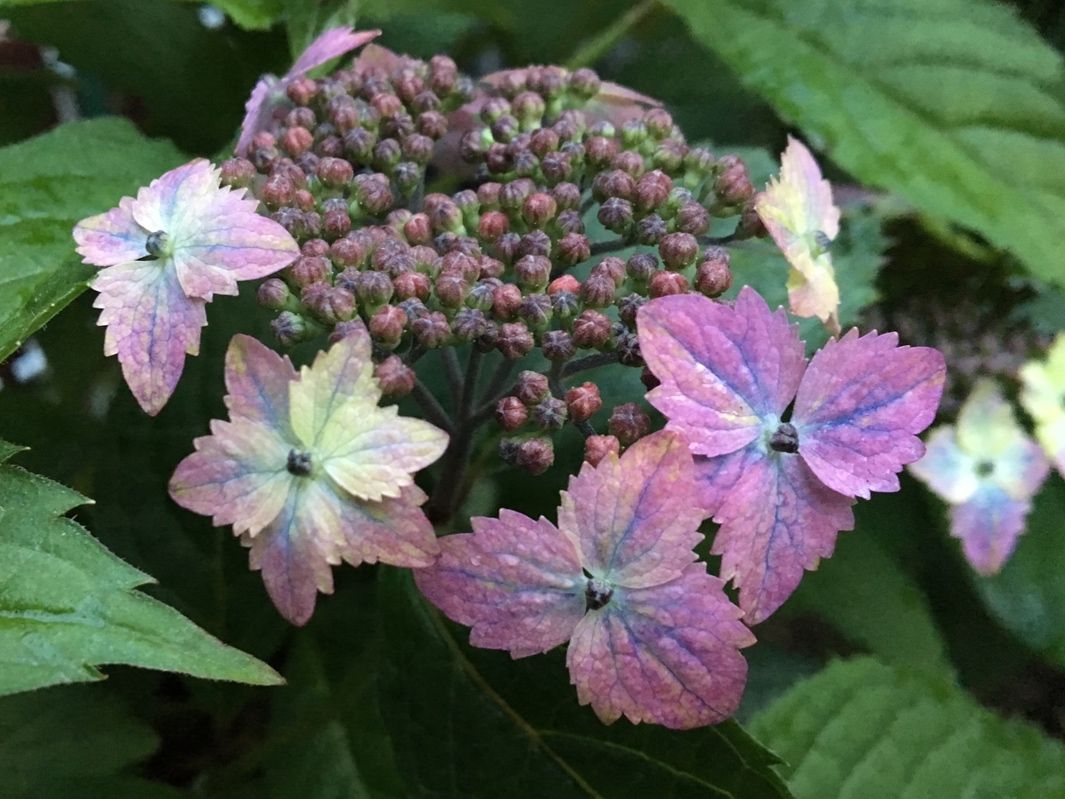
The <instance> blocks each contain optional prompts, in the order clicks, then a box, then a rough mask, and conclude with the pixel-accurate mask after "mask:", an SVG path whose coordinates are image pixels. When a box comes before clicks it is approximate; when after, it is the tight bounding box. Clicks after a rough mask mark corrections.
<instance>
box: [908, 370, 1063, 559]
mask: <svg viewBox="0 0 1065 799" xmlns="http://www.w3.org/2000/svg"><path fill="white" fill-rule="evenodd" d="M909 468H910V471H911V472H912V473H913V474H914V475H915V476H916V477H918V478H919V479H921V480H923V481H924V482H925V483H927V484H928V486H929V487H930V488H931V489H932V490H933V491H935V492H936V493H937V494H938V495H939V496H941V497H942V498H943V499H944V500H946V501H947V502H948V503H950V505H951V512H950V531H951V534H952V535H953V536H954V537H956V538H960V539H961V541H962V547H963V549H964V552H965V557H966V558H967V559H968V561H969V563H971V564H972V566H973V568H974V569H976V570H977V571H978V572H980V573H981V574H995V573H997V572H998V571H999V570H1000V569H1001V568H1002V566H1003V564H1005V562H1006V561H1007V560H1008V559H1009V556H1010V555H1011V554H1012V553H1013V549H1014V547H1015V546H1016V544H1017V538H1018V537H1019V536H1020V535H1021V533H1023V532H1024V521H1025V518H1026V517H1027V515H1028V511H1029V510H1031V507H1032V497H1033V496H1034V495H1035V493H1036V492H1037V491H1038V490H1039V487H1040V486H1041V485H1042V484H1043V481H1044V480H1045V479H1046V476H1047V473H1048V472H1049V471H1050V464H1049V463H1048V462H1047V459H1046V458H1045V457H1044V456H1043V452H1042V450H1041V449H1040V448H1039V446H1038V445H1037V444H1036V443H1035V442H1034V441H1032V440H1031V439H1030V438H1029V437H1028V436H1027V435H1025V432H1024V430H1023V429H1022V428H1021V426H1020V425H1019V424H1018V423H1017V419H1016V418H1015V417H1014V414H1013V408H1012V407H1011V406H1010V404H1009V403H1008V402H1006V400H1004V399H1003V398H1002V394H1001V393H999V390H998V387H997V386H996V385H995V384H994V383H993V382H991V381H981V382H980V383H978V384H977V385H976V387H975V388H974V389H973V392H972V394H970V395H969V397H968V399H966V401H965V404H964V405H963V406H962V408H961V412H960V413H959V414H958V424H957V425H956V426H952V425H944V426H941V427H937V428H936V429H935V430H933V431H932V434H931V435H930V436H929V437H928V450H927V452H926V453H925V456H924V457H923V458H921V460H919V461H917V462H916V463H914V464H911V465H910V467H909Z"/></svg>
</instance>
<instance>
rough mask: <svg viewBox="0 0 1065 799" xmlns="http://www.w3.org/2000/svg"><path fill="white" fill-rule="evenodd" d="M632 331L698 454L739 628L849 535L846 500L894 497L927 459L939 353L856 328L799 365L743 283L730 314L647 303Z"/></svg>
mask: <svg viewBox="0 0 1065 799" xmlns="http://www.w3.org/2000/svg"><path fill="white" fill-rule="evenodd" d="M637 326H638V330H639V340H640V350H641V352H642V353H643V357H644V359H645V360H646V362H647V365H648V367H649V368H650V369H651V371H652V372H653V373H654V375H655V376H656V377H657V378H658V379H659V380H660V381H661V384H660V385H659V386H658V387H657V388H655V389H653V390H652V391H651V392H650V393H649V394H648V395H647V399H648V401H649V402H650V403H651V404H652V405H654V406H655V407H656V408H658V410H660V411H661V412H662V413H663V414H665V416H666V418H667V419H668V420H669V422H668V425H667V429H671V430H676V431H677V432H679V433H682V434H683V435H684V436H685V437H686V438H687V440H688V442H689V446H690V447H691V450H692V452H693V453H694V454H695V455H697V456H701V457H698V458H697V459H696V467H697V478H698V484H699V494H700V498H701V500H702V502H703V503H704V504H705V505H706V506H707V509H708V510H709V512H710V513H712V514H713V517H714V521H716V522H719V523H720V524H721V529H720V530H719V531H718V534H717V537H716V538H715V539H714V548H713V552H714V553H715V554H719V555H721V556H722V564H721V569H722V571H721V575H722V577H724V578H726V579H732V580H733V582H734V583H735V585H736V586H737V587H738V588H739V590H740V607H742V608H743V610H744V611H745V613H746V619H747V621H749V622H750V623H752V624H753V623H757V622H760V621H762V620H764V619H765V618H766V617H768V616H769V615H770V614H771V613H773V611H775V610H776V609H777V608H778V607H780V605H781V604H782V603H783V602H784V600H785V599H787V597H788V596H790V595H791V593H792V591H794V590H795V588H796V587H797V586H798V584H799V581H800V580H801V579H802V574H803V569H813V568H815V567H816V566H817V563H818V561H819V559H820V558H823V557H828V556H829V555H831V554H832V551H833V549H834V547H835V542H836V534H837V533H838V532H839V531H840V530H849V529H851V528H852V527H853V524H854V517H853V515H852V513H851V505H852V504H853V502H854V498H855V497H863V498H868V497H869V492H870V491H897V490H898V488H899V482H898V477H897V474H898V472H899V471H900V470H901V469H902V467H903V466H904V465H905V464H907V463H912V462H913V461H915V460H917V459H918V458H920V457H921V455H922V454H923V453H924V445H923V444H922V443H921V441H920V439H918V438H917V435H916V434H917V433H920V432H921V431H922V430H924V429H925V428H926V427H927V426H928V425H929V424H931V422H932V419H933V417H934V416H935V412H936V407H937V406H938V404H939V399H940V396H941V395H942V392H943V383H944V378H945V365H944V362H943V356H942V355H940V353H939V352H937V351H936V350H933V349H929V348H927V347H900V346H898V337H897V336H896V335H895V334H894V333H886V334H883V335H877V334H876V333H869V334H866V335H864V336H859V335H858V331H857V330H851V331H850V332H849V333H847V335H845V336H844V337H843V338H841V339H838V340H837V339H833V340H830V341H829V342H828V344H827V345H825V347H824V349H822V350H820V351H819V352H817V353H816V354H815V355H814V356H813V358H812V359H811V361H810V363H809V364H807V362H806V358H805V357H804V354H803V343H802V342H801V341H800V340H799V338H798V335H797V334H796V332H795V327H794V326H793V325H790V324H789V323H788V320H787V316H786V315H785V313H784V311H783V309H778V310H777V311H776V312H771V311H770V310H769V306H768V305H766V302H765V300H763V299H762V297H761V296H760V295H759V294H758V293H757V292H755V291H754V290H752V289H751V288H749V287H744V288H743V289H742V290H741V291H740V294H739V297H738V298H737V299H736V301H735V303H734V304H733V305H731V306H730V305H725V304H723V303H717V302H713V301H711V300H709V299H706V298H705V297H699V296H696V295H693V294H686V295H674V296H669V297H662V298H659V299H656V300H652V301H651V302H649V303H647V304H646V305H644V306H643V307H642V308H641V309H640V310H639V313H638V316H637ZM793 402H794V406H793V408H792V409H791V412H790V418H789V417H788V413H787V412H788V409H789V407H790V406H792V403H793Z"/></svg>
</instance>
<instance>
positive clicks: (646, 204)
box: [634, 169, 673, 211]
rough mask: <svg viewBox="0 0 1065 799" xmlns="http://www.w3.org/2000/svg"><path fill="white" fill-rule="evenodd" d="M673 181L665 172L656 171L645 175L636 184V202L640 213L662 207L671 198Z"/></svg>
mask: <svg viewBox="0 0 1065 799" xmlns="http://www.w3.org/2000/svg"><path fill="white" fill-rule="evenodd" d="M672 188H673V181H672V180H671V179H670V178H669V177H668V176H667V175H666V174H665V173H663V172H661V171H659V170H657V169H655V170H653V171H651V172H648V173H647V174H645V175H643V176H642V177H641V178H640V179H639V180H638V181H637V182H636V191H635V193H634V202H635V205H636V207H637V208H638V209H639V210H640V211H650V210H652V209H654V208H657V207H658V206H660V205H662V204H663V203H665V202H666V200H667V199H668V198H669V192H670V190H672Z"/></svg>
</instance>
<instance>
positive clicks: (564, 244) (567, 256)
mask: <svg viewBox="0 0 1065 799" xmlns="http://www.w3.org/2000/svg"><path fill="white" fill-rule="evenodd" d="M591 255H592V246H591V243H590V242H589V241H588V237H587V236H585V235H584V234H583V233H567V234H566V235H564V236H563V237H562V238H561V239H559V242H558V259H559V261H561V262H562V263H563V264H565V265H566V266H576V265H577V264H579V263H581V261H586V260H587V259H588V258H590V257H591Z"/></svg>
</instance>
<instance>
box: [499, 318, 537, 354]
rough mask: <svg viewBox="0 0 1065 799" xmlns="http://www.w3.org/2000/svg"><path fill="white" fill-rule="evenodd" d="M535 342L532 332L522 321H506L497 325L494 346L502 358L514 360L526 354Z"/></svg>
mask: <svg viewBox="0 0 1065 799" xmlns="http://www.w3.org/2000/svg"><path fill="white" fill-rule="evenodd" d="M535 344H536V341H535V340H534V339H533V334H532V333H531V332H529V328H528V327H526V326H525V324H524V323H523V322H507V323H505V324H502V325H500V326H499V337H498V338H497V339H496V348H497V349H498V350H499V351H500V352H501V353H503V357H504V358H509V359H511V360H515V359H517V358H521V357H522V356H524V355H527V354H528V353H529V351H530V350H531V349H532V348H533V346H534V345H535Z"/></svg>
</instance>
